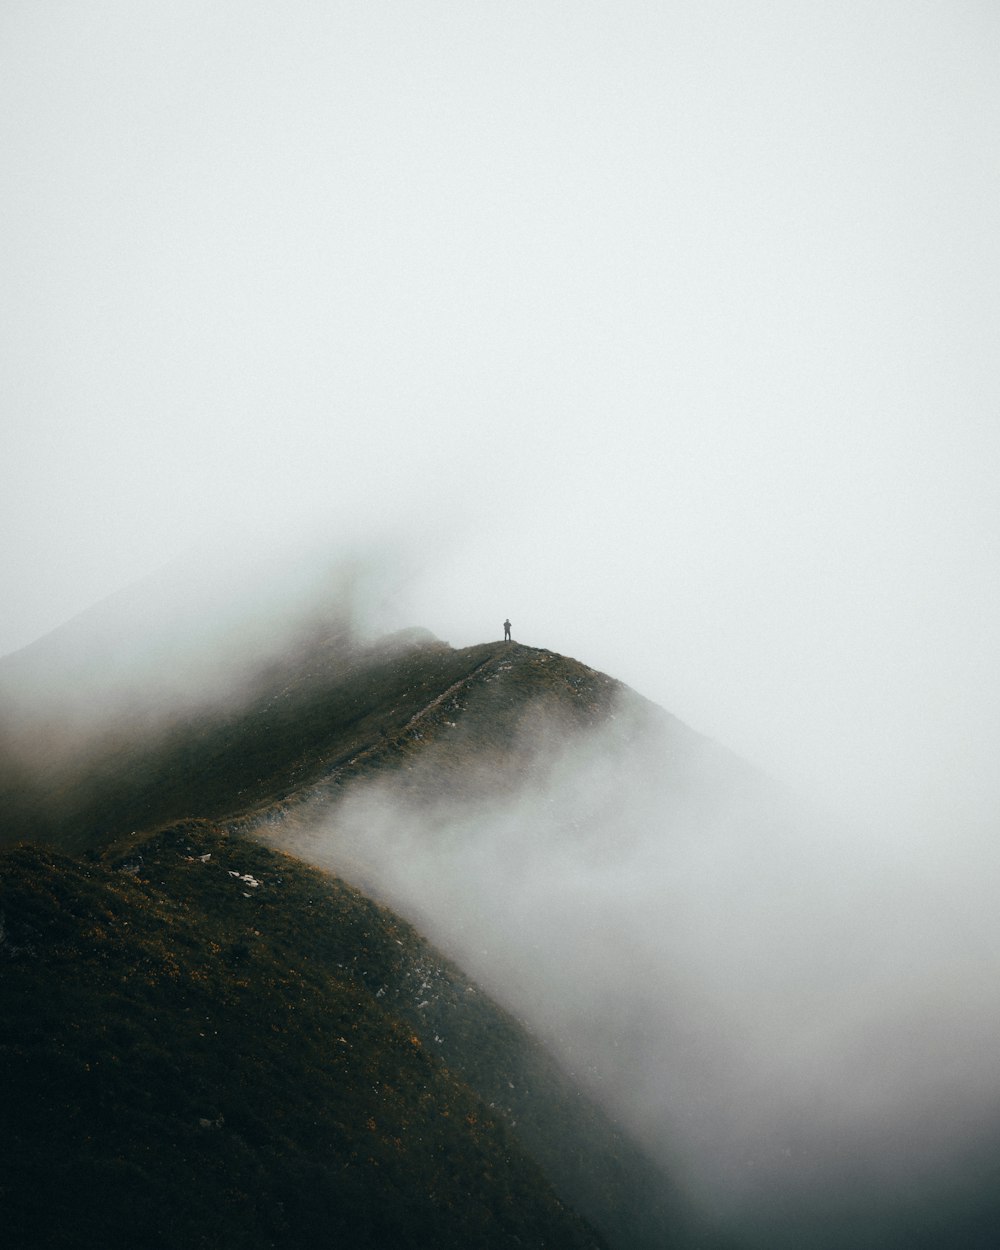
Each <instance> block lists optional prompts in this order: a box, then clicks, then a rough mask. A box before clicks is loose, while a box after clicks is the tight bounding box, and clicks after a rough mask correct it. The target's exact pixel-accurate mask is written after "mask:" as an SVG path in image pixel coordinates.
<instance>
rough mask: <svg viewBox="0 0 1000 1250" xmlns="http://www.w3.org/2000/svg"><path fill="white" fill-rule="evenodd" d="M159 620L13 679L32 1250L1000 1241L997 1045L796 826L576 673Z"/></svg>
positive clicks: (14, 834) (95, 622)
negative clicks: (874, 920)
mask: <svg viewBox="0 0 1000 1250" xmlns="http://www.w3.org/2000/svg"><path fill="white" fill-rule="evenodd" d="M122 614H123V605H122V604H121V603H112V604H109V605H105V606H104V607H103V608H102V609H101V611H100V612H97V613H95V614H92V615H90V616H89V617H88V618H87V620H86V621H84V622H82V623H80V622H77V623H73V624H72V625H70V626H67V627H65V628H64V630H63V631H59V632H58V636H56V635H54V636H53V637H52V638H51V639H48V640H42V641H41V642H40V643H38V644H36V645H35V646H34V647H32V648H28V649H27V650H26V651H25V652H22V653H19V654H18V655H16V656H12V657H7V658H6V659H4V660H0V745H2V748H3V750H2V758H0V815H2V819H0V844H2V843H6V844H7V845H8V846H9V847H10V848H11V849H9V850H8V851H7V852H5V853H4V856H3V859H2V861H0V908H2V909H3V937H2V940H0V994H2V995H3V1001H2V1004H0V1009H2V1013H3V1019H4V1022H5V1023H4V1026H3V1028H4V1033H3V1038H2V1045H3V1047H4V1054H3V1056H2V1058H3V1060H4V1063H5V1066H4V1070H5V1071H9V1072H11V1073H16V1074H17V1077H16V1087H12V1088H13V1092H14V1093H15V1094H16V1096H12V1097H10V1098H8V1099H5V1100H4V1110H3V1111H2V1112H0V1114H2V1115H3V1116H4V1117H5V1121H4V1123H3V1125H2V1128H3V1132H4V1139H5V1140H6V1141H10V1142H12V1143H15V1146H16V1149H15V1150H14V1151H13V1153H12V1157H14V1158H15V1159H16V1160H17V1163H16V1167H14V1168H13V1170H12V1171H11V1172H10V1174H9V1175H10V1177H11V1180H10V1181H8V1182H5V1183H4V1189H3V1191H2V1202H3V1205H4V1213H5V1215H6V1216H7V1217H8V1219H7V1224H8V1225H9V1226H10V1227H17V1228H18V1229H19V1230H20V1232H19V1235H21V1236H22V1238H23V1239H24V1244H25V1245H32V1244H38V1245H41V1244H52V1245H58V1244H66V1245H73V1244H80V1245H82V1244H87V1242H86V1241H85V1239H84V1235H83V1233H80V1234H79V1235H78V1234H77V1233H74V1232H72V1231H71V1229H72V1227H74V1226H75V1224H74V1221H76V1222H77V1223H78V1224H79V1227H80V1228H83V1229H90V1230H91V1232H92V1231H93V1229H94V1228H96V1227H98V1226H100V1227H102V1228H104V1229H107V1230H109V1237H110V1239H111V1240H112V1241H113V1240H114V1237H118V1238H119V1239H120V1240H121V1241H122V1243H123V1244H124V1241H125V1240H127V1239H128V1234H127V1232H126V1231H125V1230H127V1229H128V1228H130V1227H134V1226H135V1224H134V1222H135V1221H136V1220H137V1219H139V1218H140V1213H141V1220H142V1221H144V1222H141V1228H142V1230H143V1231H142V1236H143V1237H144V1238H145V1239H146V1241H145V1243H142V1244H150V1245H177V1246H181V1245H190V1244H206V1245H208V1244H212V1245H220V1244H233V1245H236V1244H240V1245H254V1244H260V1245H272V1244H273V1245H308V1244H318V1242H319V1241H320V1240H321V1239H322V1238H324V1237H325V1236H326V1233H327V1231H329V1233H330V1235H331V1236H333V1235H340V1236H341V1237H342V1238H344V1239H346V1240H347V1241H348V1242H350V1243H351V1244H359V1245H364V1244H373V1245H374V1244H391V1245H401V1246H405V1245H415V1246H416V1245H435V1246H438V1245H441V1246H445V1245H451V1244H456V1245H457V1244H460V1243H461V1244H470V1245H477V1244H482V1245H490V1246H493V1245H497V1246H501V1245H508V1244H511V1245H514V1244H527V1245H541V1244H543V1243H544V1244H548V1245H562V1244H565V1245H586V1244H607V1245H609V1246H611V1247H615V1248H620V1250H645V1248H646V1247H648V1248H649V1250H652V1248H653V1247H662V1246H676V1247H678V1248H681V1250H694V1248H695V1247H703V1248H707V1247H727V1248H728V1247H732V1248H735V1250H763V1247H768V1248H769V1250H773V1248H775V1247H780V1248H783V1247H789V1250H790V1248H791V1247H793V1246H794V1247H798V1246H802V1245H810V1246H811V1247H815V1250H839V1248H840V1247H841V1246H844V1245H850V1246H852V1247H855V1246H856V1247H872V1250H875V1248H876V1247H882V1246H889V1245H892V1246H900V1247H912V1248H913V1250H931V1248H932V1247H952V1246H954V1247H958V1246H962V1247H979V1246H982V1247H986V1246H992V1245H994V1244H995V1243H996V1232H997V1229H998V1228H1000V1203H998V1200H997V1198H996V1194H997V1192H998V1190H997V1187H996V1185H995V1178H996V1175H997V1170H996V1169H997V1163H996V1160H997V1158H998V1157H1000V1154H998V1143H1000V1131H998V1125H1000V1106H998V1104H997V1099H996V1097H995V1095H994V1094H993V1093H992V1092H991V1091H992V1090H995V1088H996V1085H995V1083H994V1084H991V1082H990V1078H989V1063H988V1060H987V1059H984V1060H979V1059H978V1058H976V1055H978V1054H979V1053H982V1052H984V1050H985V1049H987V1048H988V1046H989V1041H988V1036H987V1035H986V1034H984V1033H983V1032H982V1031H977V1029H976V1028H974V1027H972V1024H970V1023H969V1022H968V1018H966V1020H965V1021H960V1023H961V1024H964V1026H965V1032H964V1033H963V1032H961V1031H958V1030H952V1031H951V1032H948V1031H947V1029H946V1028H945V1025H944V1024H942V1023H941V1022H940V1021H939V1020H938V1019H937V1018H936V1017H934V1016H933V1015H931V1014H928V1013H929V1010H930V1009H929V1008H926V1009H925V1006H924V1005H923V1003H922V1002H919V1003H917V1006H916V1007H915V1008H912V1009H911V1008H910V1006H909V1004H907V1003H905V1002H903V1001H902V1000H900V999H899V998H898V997H897V996H896V995H895V993H894V988H893V986H894V983H893V981H892V979H891V978H887V976H886V975H884V974H883V971H882V965H885V966H886V967H888V969H889V972H891V971H892V968H893V966H894V965H893V964H892V963H891V959H893V958H895V959H898V952H899V951H900V950H902V945H901V944H900V943H897V944H896V945H895V946H891V947H885V946H882V947H879V946H873V945H872V944H871V943H870V942H868V941H866V940H864V939H865V938H866V937H867V935H868V933H869V931H870V930H869V928H863V929H861V930H860V932H859V926H858V915H857V909H856V900H857V898H858V897H862V898H864V899H865V900H866V901H867V904H868V906H869V907H870V909H872V910H874V911H877V910H878V909H880V908H883V909H885V915H886V926H889V925H891V923H892V922H893V916H894V913H893V911H892V906H891V899H887V898H886V897H885V896H883V895H880V894H879V893H878V890H877V888H876V886H875V885H872V886H871V887H870V888H867V892H862V893H860V894H859V893H858V887H857V885H856V884H855V883H856V882H857V881H858V880H859V878H861V877H862V876H863V871H864V869H863V864H862V865H858V864H855V862H854V858H855V857H856V855H857V846H856V844H855V843H852V842H846V843H844V842H838V837H839V834H838V833H837V831H832V832H831V831H830V830H827V829H825V828H824V827H823V826H822V824H821V821H820V820H819V818H817V816H816V814H815V813H813V812H810V811H809V809H808V808H807V807H806V806H805V805H803V804H802V803H801V802H799V801H798V800H797V799H794V798H792V797H790V796H789V795H787V794H786V793H784V792H783V791H782V789H781V787H780V786H778V785H776V784H775V783H773V782H772V781H770V780H769V779H767V778H765V777H762V776H760V775H759V774H758V773H757V772H755V770H754V769H752V768H751V767H749V766H748V765H747V764H745V763H744V762H742V761H740V760H739V759H737V758H736V757H734V756H733V755H732V754H731V753H729V752H728V751H726V750H725V749H724V748H722V747H720V746H718V745H716V744H714V743H712V742H711V741H709V740H707V739H706V738H704V737H703V736H701V735H699V734H697V733H695V732H694V731H693V730H691V729H690V728H688V727H687V726H685V725H683V724H682V723H681V722H679V721H678V720H676V719H675V718H674V717H672V716H670V715H669V714H668V713H667V712H665V711H663V710H662V709H660V708H658V707H656V706H655V705H653V704H651V703H649V702H648V701H647V700H645V699H643V698H642V697H641V696H640V695H639V694H637V693H636V692H634V691H632V690H630V689H628V688H627V687H625V686H623V685H622V684H621V683H620V682H617V681H615V680H614V679H613V678H611V677H609V676H607V675H605V674H602V673H599V672H597V671H595V670H594V669H592V668H590V667H588V666H587V665H586V664H583V663H580V662H579V661H577V660H574V659H571V658H568V657H565V656H560V655H558V654H556V653H554V652H551V651H548V650H545V649H543V648H537V647H530V646H526V645H523V644H520V643H516V642H515V643H509V644H505V643H500V642H491V643H484V644H482V645H479V646H474V647H469V648H461V649H454V648H452V647H450V646H448V645H447V644H445V643H443V642H440V641H438V640H437V639H435V638H433V637H432V636H430V635H429V634H427V633H426V632H424V631H420V630H409V631H405V632H403V633H402V634H396V635H391V636H388V637H378V636H374V635H372V634H371V633H370V632H369V633H366V632H365V630H364V629H363V628H360V627H359V619H358V614H357V613H355V612H354V611H347V610H344V611H341V610H339V609H337V610H332V609H328V606H327V607H324V608H323V609H322V610H319V609H315V608H314V609H313V610H311V611H309V612H307V613H305V614H302V613H296V612H293V611H292V610H291V609H290V608H287V609H286V608H283V610H282V612H281V613H279V614H278V615H277V616H275V615H273V614H272V615H271V616H270V617H269V618H268V620H267V621H266V622H261V621H257V622H256V623H255V624H252V625H250V626H243V625H240V624H239V622H238V619H237V617H234V616H233V615H232V614H229V615H226V614H225V613H221V612H218V613H208V614H207V615H206V614H205V613H204V612H203V611H202V610H201V609H200V608H199V607H198V605H197V604H194V603H188V604H186V605H185V608H184V613H183V615H184V616H185V618H186V619H187V620H188V621H189V623H190V622H193V626H192V632H191V633H190V635H189V636H185V638H183V639H181V638H180V634H178V633H177V632H176V631H175V628H174V626H173V624H172V625H171V628H170V629H169V630H168V631H167V633H166V635H163V634H162V633H159V632H158V631H157V629H156V628H154V624H155V621H156V613H155V612H151V611H147V612H145V613H137V612H135V611H134V610H131V609H130V610H129V611H128V612H125V613H124V615H125V616H127V617H129V621H130V623H129V627H128V628H127V629H125V628H124V627H122V625H121V617H122ZM203 617H205V620H203V619H202V618H203ZM139 619H141V620H143V621H145V622H147V626H148V627H146V628H145V629H144V631H140V632H141V635H142V636H141V638H139V639H137V638H136V635H135V621H136V620H139ZM150 622H152V623H150ZM234 622H235V623H234ZM111 630H117V635H115V636H116V642H115V643H114V645H112V644H110V643H109V642H108V639H109V637H111V633H110V632H109V631H111ZM121 636H126V637H127V638H128V640H129V641H128V642H127V645H126V644H125V643H123V642H122V641H121V640H120V639H121ZM105 663H106V664H107V666H108V669H107V671H105V669H104V665H105ZM838 848H842V849H838ZM347 882H350V884H349V885H348V884H347ZM871 931H873V932H876V933H880V932H881V930H879V929H878V928H877V927H876V928H875V929H873V930H871ZM421 935H423V936H421ZM905 936H906V935H905V933H904V934H903V937H904V938H905ZM904 1008H905V1010H904ZM907 1011H909V1014H907ZM920 1012H924V1014H920ZM203 1024H210V1025H211V1028H212V1030H213V1032H212V1034H211V1035H210V1034H208V1032H207V1031H206V1029H205V1028H203V1027H199V1026H200V1025H203ZM203 1033H204V1034H205V1036H202V1034H203ZM215 1036H219V1037H220V1038H222V1039H223V1041H222V1042H220V1043H219V1044H218V1045H215V1044H214V1042H213V1039H214V1037H215ZM938 1038H941V1039H942V1040H941V1043H940V1045H941V1047H942V1053H943V1051H944V1048H945V1046H946V1045H947V1047H948V1055H949V1061H948V1062H942V1060H941V1058H940V1055H939V1052H938V1051H936V1050H935V1049H934V1047H935V1046H937V1045H938V1041H937V1039H938ZM948 1038H950V1039H951V1040H950V1042H949V1041H948ZM341 1039H346V1040H341ZM413 1039H416V1041H415V1042H414V1041H413ZM348 1045H351V1047H352V1049H351V1052H350V1059H351V1061H352V1062H350V1063H348V1062H347V1058H348V1056H347V1055H346V1053H345V1051H344V1049H343V1048H344V1047H345V1046H348ZM8 1061H9V1062H8ZM95 1077H96V1078H97V1079H95ZM140 1091H142V1092H141V1093H140ZM382 1097H384V1099H385V1106H384V1107H382V1104H381V1103H379V1102H377V1101H375V1099H376V1098H382ZM442 1109H443V1110H442ZM372 1121H373V1122H374V1124H375V1126H376V1127H375V1128H374V1129H372V1128H371V1127H370V1122H372ZM383 1121H384V1122H385V1124H386V1125H387V1127H385V1128H384V1129H383ZM442 1121H443V1123H442ZM404 1127H405V1131H403V1129H404ZM456 1128H457V1130H458V1132H457V1134H456V1133H455V1130H456ZM171 1211H174V1212H176V1214H175V1215H174V1216H171V1217H170V1218H168V1212H171ZM77 1212H80V1213H81V1214H80V1215H79V1219H78V1218H77V1214H76V1213H77ZM376 1212H378V1214H376ZM88 1221H89V1223H88ZM32 1229H36V1230H41V1231H40V1232H39V1234H38V1235H39V1238H40V1239H39V1240H36V1241H35V1242H32V1241H31V1237H32V1235H33V1233H32ZM112 1234H113V1235H112ZM74 1237H78V1240H77V1241H74V1240H73V1238H74ZM227 1237H228V1238H230V1240H229V1241H227V1240H226V1238H227ZM366 1237H367V1238H368V1239H369V1240H368V1241H367V1242H366V1241H365V1238H366ZM46 1238H47V1240H46ZM198 1238H201V1241H200V1242H199V1240H198ZM254 1238H258V1240H257V1241H255V1240H254ZM91 1244H92V1243H91ZM130 1244H140V1243H137V1242H136V1241H135V1240H134V1239H133V1240H132V1241H131V1242H130Z"/></svg>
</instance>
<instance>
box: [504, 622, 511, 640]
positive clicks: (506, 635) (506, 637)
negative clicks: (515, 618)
mask: <svg viewBox="0 0 1000 1250" xmlns="http://www.w3.org/2000/svg"><path fill="white" fill-rule="evenodd" d="M503 640H504V642H510V621H504V623H503Z"/></svg>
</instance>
